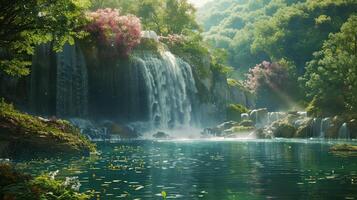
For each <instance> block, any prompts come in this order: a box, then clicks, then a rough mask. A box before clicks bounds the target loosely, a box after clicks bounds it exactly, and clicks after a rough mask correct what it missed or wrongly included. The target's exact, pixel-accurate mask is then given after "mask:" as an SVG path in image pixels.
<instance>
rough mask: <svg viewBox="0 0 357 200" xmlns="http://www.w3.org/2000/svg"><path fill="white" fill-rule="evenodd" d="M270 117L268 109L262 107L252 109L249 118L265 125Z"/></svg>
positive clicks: (257, 123)
mask: <svg viewBox="0 0 357 200" xmlns="http://www.w3.org/2000/svg"><path fill="white" fill-rule="evenodd" d="M267 117H268V109H266V108H261V109H256V110H252V111H251V112H250V113H249V118H250V120H252V121H253V122H254V123H255V124H256V125H265V123H266V121H267Z"/></svg>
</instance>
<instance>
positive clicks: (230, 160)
mask: <svg viewBox="0 0 357 200" xmlns="http://www.w3.org/2000/svg"><path fill="white" fill-rule="evenodd" d="M330 145H331V143H329V142H321V141H309V140H294V141H291V140H282V141H279V140H274V141H272V140H266V141H264V140H255V141H254V140H252V141H132V142H121V143H98V148H99V149H100V150H101V154H100V155H98V156H94V157H91V158H58V159H54V160H45V161H40V162H37V161H32V162H28V163H27V164H26V165H25V164H23V165H22V166H23V169H24V170H26V171H29V172H31V173H33V174H38V173H41V172H42V171H55V170H57V169H59V170H60V175H61V176H79V178H80V180H81V183H82V187H81V190H82V191H86V190H95V191H96V196H97V197H99V198H101V199H120V198H124V199H162V197H161V192H162V191H165V192H166V193H167V197H168V198H178V199H212V200H216V199H266V198H268V199H271V198H272V199H345V198H349V199H353V198H355V199H357V157H356V156H339V155H335V154H333V153H331V152H329V148H330Z"/></svg>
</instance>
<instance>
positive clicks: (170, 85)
mask: <svg viewBox="0 0 357 200" xmlns="http://www.w3.org/2000/svg"><path fill="white" fill-rule="evenodd" d="M137 60H138V62H140V63H141V65H142V66H141V67H142V73H143V76H144V81H145V84H146V90H147V92H146V93H147V99H148V102H147V103H148V115H149V121H150V123H151V125H152V128H159V129H168V128H170V129H171V128H180V127H189V126H190V125H192V123H193V108H192V101H193V98H194V96H195V95H196V93H197V89H196V85H195V80H194V77H193V74H192V70H191V66H190V65H189V64H188V63H186V62H184V61H183V60H181V59H179V58H176V57H175V56H174V55H173V54H172V53H170V52H168V51H165V52H162V53H161V56H158V57H155V56H153V55H145V54H144V55H143V56H140V57H137Z"/></svg>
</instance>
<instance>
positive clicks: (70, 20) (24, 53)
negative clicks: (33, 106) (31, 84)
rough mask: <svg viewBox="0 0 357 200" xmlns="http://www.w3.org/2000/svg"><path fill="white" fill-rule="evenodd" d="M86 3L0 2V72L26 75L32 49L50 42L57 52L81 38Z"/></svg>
mask: <svg viewBox="0 0 357 200" xmlns="http://www.w3.org/2000/svg"><path fill="white" fill-rule="evenodd" d="M88 6H89V1H87V0H16V1H13V0H1V1H0V10H1V13H0V27H1V28H0V52H1V53H0V54H1V55H0V69H1V70H3V71H5V72H6V73H7V74H10V75H19V76H21V75H27V74H28V73H29V69H28V68H27V66H28V65H30V64H31V62H30V58H31V57H30V56H29V55H32V54H33V53H34V48H35V46H37V45H39V44H41V43H47V42H53V46H54V50H56V51H59V50H61V48H62V46H63V45H64V44H65V43H66V42H69V43H70V44H73V43H74V39H75V38H78V37H79V38H80V37H83V36H84V32H83V31H80V30H79V27H81V26H82V25H84V24H85V18H84V14H83V12H84V10H85V9H86V8H87V7H88Z"/></svg>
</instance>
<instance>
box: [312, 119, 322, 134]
mask: <svg viewBox="0 0 357 200" xmlns="http://www.w3.org/2000/svg"><path fill="white" fill-rule="evenodd" d="M321 121H322V120H321V118H314V119H313V120H312V124H311V128H312V136H313V137H320V136H321Z"/></svg>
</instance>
